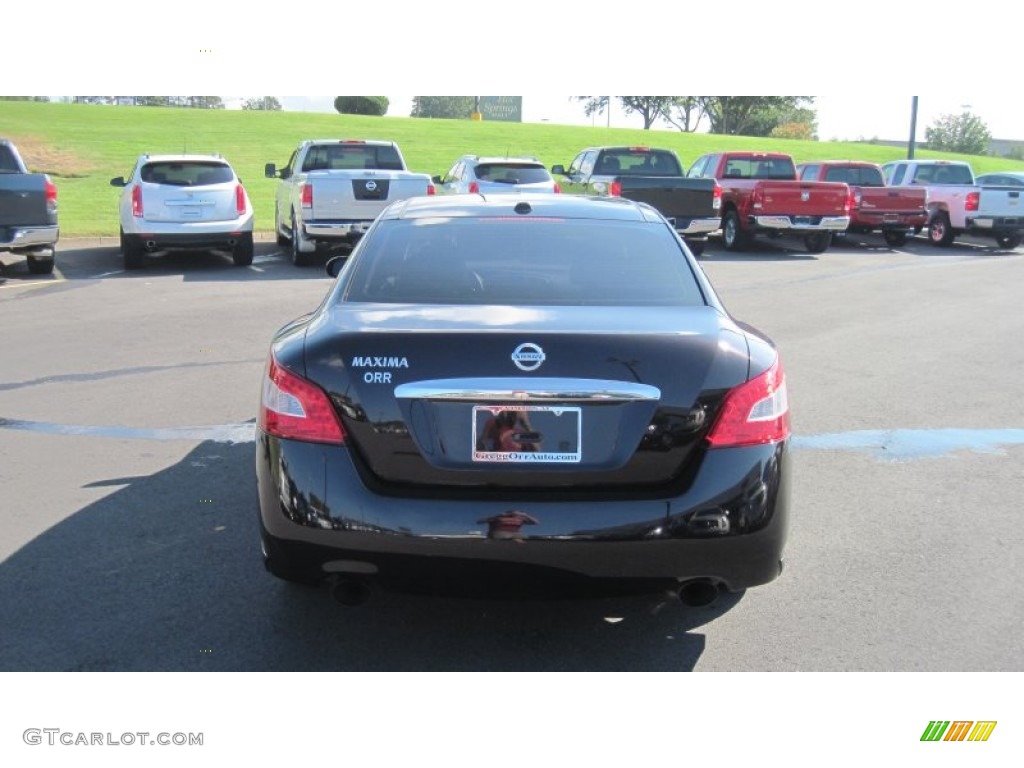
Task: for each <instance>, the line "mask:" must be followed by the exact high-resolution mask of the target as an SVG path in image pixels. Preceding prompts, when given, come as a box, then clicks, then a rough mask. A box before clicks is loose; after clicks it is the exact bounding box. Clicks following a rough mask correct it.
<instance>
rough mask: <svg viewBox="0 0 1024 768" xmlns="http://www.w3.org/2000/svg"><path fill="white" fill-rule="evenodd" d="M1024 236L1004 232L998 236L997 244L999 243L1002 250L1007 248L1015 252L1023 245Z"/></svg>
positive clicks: (1017, 233) (1018, 233)
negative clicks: (1015, 249) (1023, 238)
mask: <svg viewBox="0 0 1024 768" xmlns="http://www.w3.org/2000/svg"><path fill="white" fill-rule="evenodd" d="M1022 237H1024V236H1022V235H1021V233H1020V232H1004V233H1002V234H999V235H996V242H997V243H999V247H1000V248H1006V249H1008V250H1013V249H1014V248H1016V247H1017V246H1018V245H1020V244H1021V239H1022Z"/></svg>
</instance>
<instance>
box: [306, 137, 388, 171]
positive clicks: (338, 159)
mask: <svg viewBox="0 0 1024 768" xmlns="http://www.w3.org/2000/svg"><path fill="white" fill-rule="evenodd" d="M335 168H342V169H347V170H352V169H357V168H370V169H376V170H380V171H402V170H405V168H404V166H403V165H402V157H401V155H399V154H398V150H397V149H395V148H394V147H393V146H391V145H383V146H381V145H377V144H342V143H338V144H317V145H315V146H312V147H310V148H309V151H308V152H306V158H305V160H303V161H302V170H303V171H326V170H332V169H335Z"/></svg>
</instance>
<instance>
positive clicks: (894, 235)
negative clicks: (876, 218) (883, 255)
mask: <svg viewBox="0 0 1024 768" xmlns="http://www.w3.org/2000/svg"><path fill="white" fill-rule="evenodd" d="M882 237H884V238H885V244H886V245H888V246H889V247H890V248H902V247H903V246H904V245H906V244H907V233H906V232H905V231H904V230H902V229H887V230H885V231H884V232H883V233H882Z"/></svg>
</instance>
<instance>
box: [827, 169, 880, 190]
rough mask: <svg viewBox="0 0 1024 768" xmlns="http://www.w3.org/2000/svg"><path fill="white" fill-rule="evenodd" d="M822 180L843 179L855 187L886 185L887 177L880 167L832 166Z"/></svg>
mask: <svg viewBox="0 0 1024 768" xmlns="http://www.w3.org/2000/svg"><path fill="white" fill-rule="evenodd" d="M822 181H841V182H843V183H845V184H852V185H853V186H855V187H884V186H885V179H883V178H882V172H881V171H880V170H879V169H878V168H872V167H871V166H851V167H848V168H843V167H842V166H839V167H832V168H828V169H827V170H826V171H825V178H824V179H822Z"/></svg>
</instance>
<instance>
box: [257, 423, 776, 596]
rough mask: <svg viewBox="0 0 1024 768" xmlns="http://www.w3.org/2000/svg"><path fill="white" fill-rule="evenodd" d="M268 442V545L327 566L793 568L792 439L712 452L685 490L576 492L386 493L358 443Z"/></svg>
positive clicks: (589, 574)
mask: <svg viewBox="0 0 1024 768" xmlns="http://www.w3.org/2000/svg"><path fill="white" fill-rule="evenodd" d="M256 450H257V455H256V469H257V479H258V489H259V503H260V516H261V521H262V530H263V536H264V546H265V547H266V548H268V549H272V550H273V551H274V552H275V553H276V554H277V556H280V557H284V558H285V559H286V560H287V562H288V563H289V564H290V568H292V569H298V570H301V571H302V572H303V573H305V574H306V575H308V576H311V577H314V578H316V577H323V576H327V575H330V574H342V573H346V574H359V575H372V576H375V577H377V578H380V579H382V580H389V579H398V580H400V581H404V580H407V579H409V578H412V579H417V578H419V579H425V578H430V577H431V576H433V575H435V572H436V571H437V570H438V569H439V568H440V569H442V570H444V571H446V572H447V573H448V574H451V573H452V572H455V573H457V574H460V575H461V576H462V577H464V578H466V579H473V578H477V577H478V576H481V574H485V573H488V572H492V573H493V572H496V571H498V570H502V569H504V570H505V571H507V572H508V571H514V572H517V573H519V574H527V573H532V574H534V575H537V574H540V575H541V577H542V579H546V578H551V579H552V580H555V579H557V578H558V577H566V578H572V579H580V578H584V579H599V580H647V581H650V580H655V581H666V582H669V581H671V582H675V583H678V582H682V581H688V580H691V579H707V580H710V581H714V582H717V583H720V584H722V585H724V586H725V587H726V588H728V589H731V590H740V589H745V588H747V587H752V586H756V585H758V584H764V583H767V582H769V581H771V580H772V579H774V578H776V577H777V576H778V575H779V572H780V570H781V559H782V551H783V545H784V543H785V538H786V531H787V525H788V505H789V501H788V498H789V482H788V475H789V469H788V467H789V459H788V450H787V444H786V443H781V444H775V445H764V446H751V447H745V448H734V449H717V450H709V451H707V453H706V455H705V456H704V458H703V460H702V465H701V468H700V470H699V471H698V472H697V473H696V475H695V476H694V477H693V479H692V480H691V481H690V482H689V484H688V485H687V487H686V488H685V489H684V490H680V491H678V493H677V495H668V496H658V497H651V496H650V495H647V496H645V497H643V498H636V497H634V498H620V497H619V496H612V495H611V494H603V495H597V494H595V495H594V498H589V499H582V498H579V495H577V497H576V498H575V499H571V500H570V499H567V500H556V499H552V498H551V496H550V495H549V496H546V497H545V496H537V495H534V496H532V498H530V499H523V498H520V499H515V498H514V497H512V495H511V494H506V496H505V497H504V498H500V497H494V496H490V495H486V494H480V495H479V497H478V498H465V497H463V498H451V497H447V498H445V497H439V496H438V495H436V494H435V495H433V496H428V495H422V496H419V497H410V496H393V495H381V494H378V493H374V492H373V491H371V490H369V489H368V488H367V487H366V485H365V484H364V483H363V481H362V479H361V478H360V476H359V472H358V470H357V469H356V467H355V464H354V463H353V460H352V457H351V456H350V455H349V452H348V449H346V448H341V447H335V446H324V445H314V444H308V443H301V442H296V441H291V440H280V439H278V438H275V437H270V436H267V435H265V434H263V433H258V440H257V449H256ZM517 521H518V524H517Z"/></svg>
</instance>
